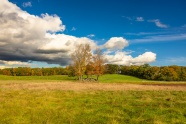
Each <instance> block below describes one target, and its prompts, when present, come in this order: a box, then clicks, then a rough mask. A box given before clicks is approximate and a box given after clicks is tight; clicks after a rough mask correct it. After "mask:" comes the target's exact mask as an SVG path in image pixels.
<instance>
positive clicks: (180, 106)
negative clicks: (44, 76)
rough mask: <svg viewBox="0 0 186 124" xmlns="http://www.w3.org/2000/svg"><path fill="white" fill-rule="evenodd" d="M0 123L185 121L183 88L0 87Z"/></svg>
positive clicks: (185, 93)
mask: <svg viewBox="0 0 186 124" xmlns="http://www.w3.org/2000/svg"><path fill="white" fill-rule="evenodd" d="M0 102H1V104H0V123H1V124H9V123H12V124H20V123H24V124H29V123H34V124H41V123H47V124H51V123H52V124H62V123H77V124H78V123H84V124H89V123H92V124H93V123H94V124H95V123H96V124H107V123H108V124H118V123H127V124H128V123H131V124H136V123H150V124H152V123H157V124H161V123H179V124H181V123H185V122H186V109H185V106H186V92H182V91H179V92H178V91H158V92H157V91H122V92H116V91H114V92H113V91H91V92H73V91H57V90H47V91H43V90H41V91H39V90H37V91H30V90H2V89H1V90H0Z"/></svg>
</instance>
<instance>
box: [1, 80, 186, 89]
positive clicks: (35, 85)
mask: <svg viewBox="0 0 186 124" xmlns="http://www.w3.org/2000/svg"><path fill="white" fill-rule="evenodd" d="M0 89H10V90H21V89H28V90H64V91H91V90H102V91H123V90H137V91H140V90H174V91H186V85H140V84H116V83H115V84H102V83H90V82H68V81H66V82H45V83H39V82H38V81H32V82H26V83H23V81H6V82H1V84H0Z"/></svg>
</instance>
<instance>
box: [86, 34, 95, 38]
mask: <svg viewBox="0 0 186 124" xmlns="http://www.w3.org/2000/svg"><path fill="white" fill-rule="evenodd" d="M87 37H90V38H92V37H95V34H89V35H87Z"/></svg>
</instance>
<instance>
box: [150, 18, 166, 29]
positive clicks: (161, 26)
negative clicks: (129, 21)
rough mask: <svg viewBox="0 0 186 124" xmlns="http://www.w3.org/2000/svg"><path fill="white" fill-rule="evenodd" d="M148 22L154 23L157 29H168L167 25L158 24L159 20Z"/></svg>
mask: <svg viewBox="0 0 186 124" xmlns="http://www.w3.org/2000/svg"><path fill="white" fill-rule="evenodd" d="M149 22H153V23H155V25H156V26H157V27H159V28H168V25H166V24H163V23H162V22H160V20H159V19H154V20H149Z"/></svg>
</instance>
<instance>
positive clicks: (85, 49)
mask: <svg viewBox="0 0 186 124" xmlns="http://www.w3.org/2000/svg"><path fill="white" fill-rule="evenodd" d="M91 56H92V54H91V49H90V45H89V44H80V45H77V47H76V49H75V51H74V52H73V53H72V60H73V67H74V71H75V75H76V76H78V80H83V75H84V74H85V71H86V66H87V65H88V63H89V62H90V59H91Z"/></svg>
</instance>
